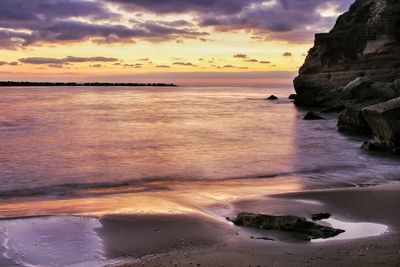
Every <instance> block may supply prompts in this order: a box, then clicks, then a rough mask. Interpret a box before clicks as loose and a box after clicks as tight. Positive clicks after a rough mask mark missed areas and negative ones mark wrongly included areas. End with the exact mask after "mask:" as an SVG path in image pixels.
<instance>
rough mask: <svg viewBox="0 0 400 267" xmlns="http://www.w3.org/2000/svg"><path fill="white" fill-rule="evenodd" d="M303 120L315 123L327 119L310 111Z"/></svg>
mask: <svg viewBox="0 0 400 267" xmlns="http://www.w3.org/2000/svg"><path fill="white" fill-rule="evenodd" d="M303 120H305V121H314V120H325V118H323V117H321V116H319V115H318V114H315V113H314V112H312V111H310V112H307V114H306V115H305V116H304V118H303Z"/></svg>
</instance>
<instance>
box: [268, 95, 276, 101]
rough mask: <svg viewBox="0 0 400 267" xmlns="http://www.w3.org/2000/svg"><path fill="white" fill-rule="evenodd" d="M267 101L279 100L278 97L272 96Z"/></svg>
mask: <svg viewBox="0 0 400 267" xmlns="http://www.w3.org/2000/svg"><path fill="white" fill-rule="evenodd" d="M267 100H278V97H276V96H274V95H270V96H269V97H267Z"/></svg>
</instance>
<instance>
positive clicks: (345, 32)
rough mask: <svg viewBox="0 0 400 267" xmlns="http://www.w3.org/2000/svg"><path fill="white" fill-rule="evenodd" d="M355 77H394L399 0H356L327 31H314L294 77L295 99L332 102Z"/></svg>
mask: <svg viewBox="0 0 400 267" xmlns="http://www.w3.org/2000/svg"><path fill="white" fill-rule="evenodd" d="M357 77H368V78H369V79H370V80H371V81H372V82H393V81H394V80H396V79H399V78H400V0H356V1H355V3H354V4H353V5H352V6H351V8H350V10H349V11H348V12H347V13H345V14H343V15H341V16H340V17H339V18H338V20H337V22H336V25H335V27H334V28H333V29H332V30H331V31H330V32H329V33H322V34H317V35H316V36H315V44H314V47H313V48H311V50H310V51H309V54H308V56H307V58H306V61H305V63H304V65H303V66H302V67H301V69H300V71H299V76H298V77H296V79H295V80H294V86H295V90H296V92H297V94H298V99H297V101H296V104H297V105H299V106H322V107H323V106H326V107H329V106H332V105H337V104H339V103H341V102H343V101H342V100H343V99H341V91H342V89H343V88H344V87H345V86H346V85H347V84H349V83H350V82H351V81H353V80H354V79H356V78H357ZM366 90H367V89H366Z"/></svg>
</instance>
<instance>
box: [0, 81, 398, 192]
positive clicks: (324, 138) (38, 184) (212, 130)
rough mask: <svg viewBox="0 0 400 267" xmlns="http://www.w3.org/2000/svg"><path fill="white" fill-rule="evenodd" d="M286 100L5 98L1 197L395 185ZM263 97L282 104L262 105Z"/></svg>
mask: <svg viewBox="0 0 400 267" xmlns="http://www.w3.org/2000/svg"><path fill="white" fill-rule="evenodd" d="M290 93H292V89H291V88H290V87H288V86H286V87H285V86H264V87H263V86H254V87H238V86H237V87H215V86H214V87H213V86H208V87H205V86H202V87H200V86H181V87H177V88H125V87H124V88H90V87H87V88H72V87H71V88H70V87H63V88H1V89H0V196H1V197H2V198H3V199H7V198H9V197H10V198H14V197H25V196H29V197H33V196H36V195H39V196H41V197H43V196H44V197H47V196H64V197H65V196H73V195H74V194H76V190H77V189H85V190H87V192H88V190H92V191H89V192H92V193H93V192H96V194H99V195H101V194H102V192H103V193H107V192H110V190H112V189H113V188H121V187H123V188H124V192H125V191H126V190H128V189H127V188H129V190H131V191H130V192H137V194H140V192H142V191H143V190H144V191H146V190H157V189H160V190H161V189H166V188H165V187H166V186H168V183H174V184H177V183H178V184H179V183H180V182H181V181H182V183H186V184H188V185H190V182H191V181H193V182H199V181H210V180H212V181H215V183H219V182H221V183H222V182H227V181H228V182H229V181H235V180H237V181H240V180H241V179H246V180H247V181H248V180H249V179H250V180H254V182H255V183H256V181H257V180H260V179H264V180H265V179H282V181H284V180H285V177H296V181H297V183H299V184H300V185H301V188H306V189H307V188H331V187H340V186H350V185H360V184H361V185H362V184H370V183H386V182H390V181H398V180H399V178H400V177H399V176H400V175H399V174H400V165H399V159H393V158H389V157H384V156H373V155H368V154H367V153H364V152H363V151H361V149H360V145H361V142H362V140H363V139H362V138H359V137H352V136H347V135H343V134H340V133H338V132H337V131H336V115H334V114H333V115H327V120H323V121H303V120H301V118H302V116H304V114H305V112H306V111H305V110H298V109H296V108H295V107H294V106H293V104H292V103H291V102H290V101H289V100H288V99H287V96H288V95H289V94H290ZM271 94H275V95H277V96H279V97H280V100H278V101H276V102H271V101H266V100H264V99H265V97H266V96H268V95H271ZM159 182H162V186H161V185H160V183H159ZM188 182H189V183H188ZM144 186H145V189H143V187H144ZM161 187H162V188H161ZM135 188H136V189H137V188H140V189H141V190H137V191H135V190H134V189H135Z"/></svg>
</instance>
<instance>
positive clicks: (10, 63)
mask: <svg viewBox="0 0 400 267" xmlns="http://www.w3.org/2000/svg"><path fill="white" fill-rule="evenodd" d="M4 65H9V66H17V65H18V62H14V61H13V62H6V61H0V66H4Z"/></svg>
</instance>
